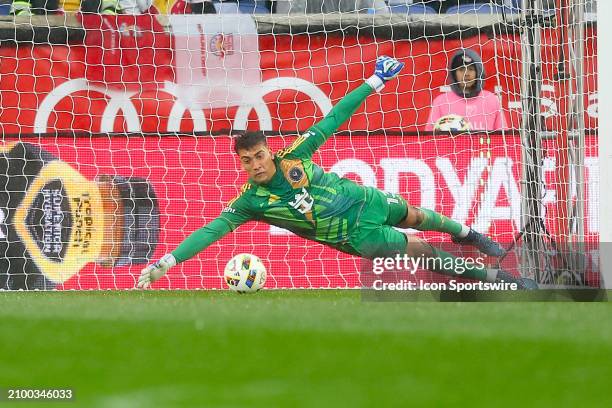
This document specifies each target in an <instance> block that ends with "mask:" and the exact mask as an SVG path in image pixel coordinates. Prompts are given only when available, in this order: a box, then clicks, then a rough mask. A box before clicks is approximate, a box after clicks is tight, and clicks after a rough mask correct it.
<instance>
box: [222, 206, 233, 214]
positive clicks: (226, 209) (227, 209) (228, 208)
mask: <svg viewBox="0 0 612 408" xmlns="http://www.w3.org/2000/svg"><path fill="white" fill-rule="evenodd" d="M221 212H224V213H232V214H234V213H235V212H236V210H234V209H233V208H232V207H225V208H224V209H223V210H222V211H221Z"/></svg>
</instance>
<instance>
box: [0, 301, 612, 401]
mask: <svg viewBox="0 0 612 408" xmlns="http://www.w3.org/2000/svg"><path fill="white" fill-rule="evenodd" d="M611 316H612V307H611V305H610V303H608V302H604V303H435V302H403V303H399V302H398V303H390V302H386V303H375V302H362V300H361V296H360V293H359V291H335V290H334V291H331V290H330V291H314V290H313V291H264V292H260V293H258V294H256V295H242V296H240V295H236V294H234V293H229V292H217V291H199V292H154V291H148V292H137V291H130V292H67V293H60V292H53V293H0V322H1V325H2V326H1V329H0V342H1V344H2V355H1V356H0V387H3V388H4V389H5V390H6V388H8V387H27V388H48V387H70V388H72V389H74V394H75V399H74V401H71V402H61V403H57V402H53V403H45V404H42V405H41V403H40V402H35V403H31V404H30V403H23V402H21V403H18V404H11V403H9V402H6V401H2V402H0V408H2V407H3V406H11V405H14V406H17V407H26V406H34V407H41V406H54V407H64V406H66V407H75V406H84V407H113V408H116V407H119V408H121V407H166V406H168V407H171V406H185V407H315V406H316V407H323V406H330V407H393V406H396V407H407V406H440V407H441V406H482V407H503V406H508V407H524V406H538V407H564V406H567V407H575V406H584V407H593V406H601V407H606V406H611V405H610V404H611V401H612V388H611V387H610V384H612V363H611V362H610V361H611V360H610V356H611V355H612V319H611ZM3 392H6V391H3Z"/></svg>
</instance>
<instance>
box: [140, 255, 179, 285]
mask: <svg viewBox="0 0 612 408" xmlns="http://www.w3.org/2000/svg"><path fill="white" fill-rule="evenodd" d="M174 265H176V258H174V255H172V254H166V255H164V256H162V257H161V259H160V260H159V261H157V262H155V263H154V264H151V265H149V266H147V267H146V268H144V269H143V270H142V271H141V272H140V276H139V277H138V287H139V288H143V289H146V288H148V287H149V286H151V284H152V283H153V282H155V281H156V280H158V279H159V278H161V277H162V276H164V275H165V274H166V272H167V271H168V269H170V268H172V267H173V266H174Z"/></svg>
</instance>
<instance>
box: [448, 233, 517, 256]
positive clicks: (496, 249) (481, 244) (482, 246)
mask: <svg viewBox="0 0 612 408" xmlns="http://www.w3.org/2000/svg"><path fill="white" fill-rule="evenodd" d="M452 239H453V242H454V243H455V244H461V245H472V246H474V247H476V248H478V250H479V251H480V252H482V253H483V254H485V255H489V256H495V257H500V256H502V255H503V254H504V252H505V251H504V249H503V248H502V247H501V245H499V244H498V243H497V242H495V241H493V240H491V238H489V237H487V236H486V235H484V234H481V233H480V232H478V231H475V230H473V229H472V228H470V232H468V234H467V236H465V237H463V238H460V237H456V236H455V237H453V238H452Z"/></svg>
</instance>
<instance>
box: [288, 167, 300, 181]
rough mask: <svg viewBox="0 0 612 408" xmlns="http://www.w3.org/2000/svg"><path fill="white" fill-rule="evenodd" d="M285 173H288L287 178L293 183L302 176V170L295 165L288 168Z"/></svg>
mask: <svg viewBox="0 0 612 408" xmlns="http://www.w3.org/2000/svg"><path fill="white" fill-rule="evenodd" d="M287 174H288V175H289V180H291V181H293V182H294V183H299V182H300V181H301V180H302V179H303V178H304V171H303V170H302V169H300V168H299V167H297V166H295V167H292V168H290V169H289V171H288V172H287Z"/></svg>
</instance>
